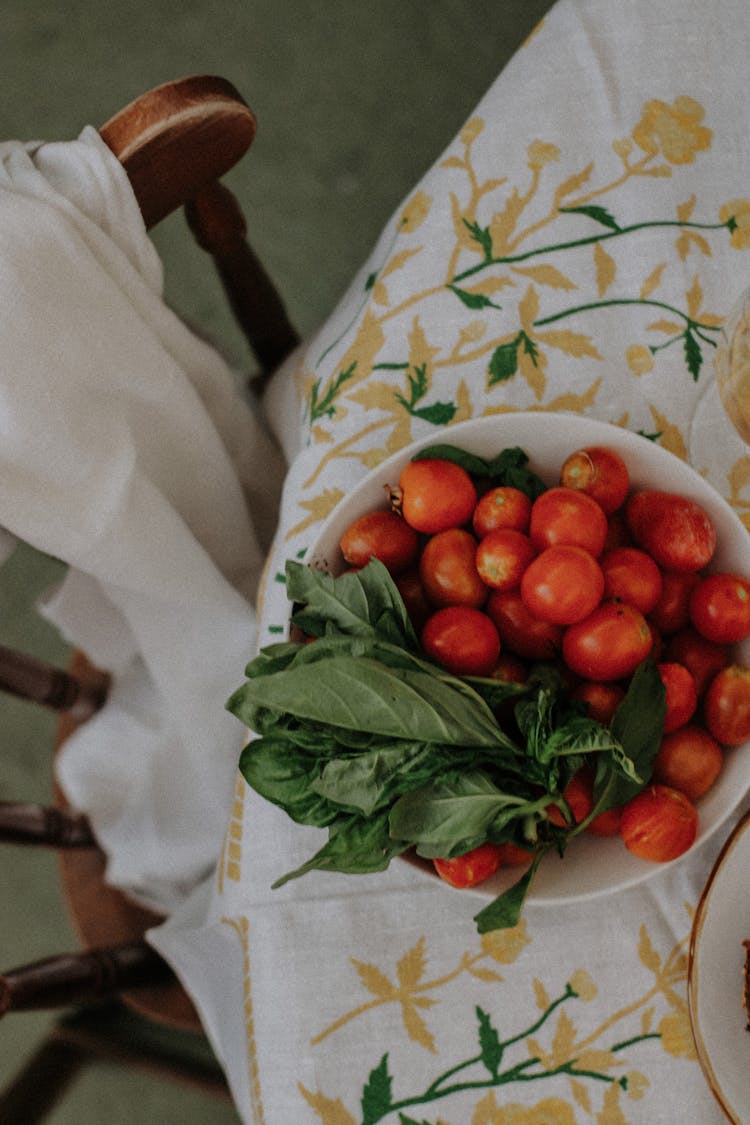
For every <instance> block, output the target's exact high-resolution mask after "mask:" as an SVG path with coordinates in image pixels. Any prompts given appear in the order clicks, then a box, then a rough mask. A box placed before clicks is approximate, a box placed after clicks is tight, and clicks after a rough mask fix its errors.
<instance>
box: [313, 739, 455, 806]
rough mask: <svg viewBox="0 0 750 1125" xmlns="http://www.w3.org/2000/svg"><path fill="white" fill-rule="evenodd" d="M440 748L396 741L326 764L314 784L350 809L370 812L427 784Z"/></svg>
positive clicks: (333, 800)
mask: <svg viewBox="0 0 750 1125" xmlns="http://www.w3.org/2000/svg"><path fill="white" fill-rule="evenodd" d="M435 751H436V748H435V747H432V746H429V745H426V744H425V743H420V742H393V743H391V744H390V745H387V746H376V747H374V748H373V749H372V750H369V751H367V752H366V753H364V754H357V755H356V756H354V757H350V758H334V759H332V760H331V761H329V762H326V764H325V765H324V766H323V769H322V771H321V773H320V776H319V777H318V778H316V779H315V780H314V781H313V782H312V786H311V788H312V789H313V790H314V791H315V792H316V793H319V794H320V795H321V796H322V797H325V799H326V800H327V801H332V802H334V803H335V804H337V805H341V806H343V807H344V808H348V809H357V810H359V811H360V812H362V813H364V815H365V816H370V815H371V813H373V812H375V810H376V809H377V808H379V807H380V806H382V805H384V804H386V803H390V801H391V800H392V799H393V798H394V796H396V795H397V794H398V793H403V792H406V791H408V790H409V789H411V788H415V787H417V786H419V785H422V784H424V781H425V779H426V778H430V777H431V776H432V775H433V773H434V770H435V762H436V758H437V760H439V755H437V754H436V753H435Z"/></svg>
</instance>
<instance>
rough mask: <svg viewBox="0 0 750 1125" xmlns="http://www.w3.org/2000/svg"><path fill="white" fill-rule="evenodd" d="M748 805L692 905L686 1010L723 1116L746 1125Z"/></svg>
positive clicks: (749, 1093) (749, 1103)
mask: <svg viewBox="0 0 750 1125" xmlns="http://www.w3.org/2000/svg"><path fill="white" fill-rule="evenodd" d="M749 873H750V810H749V811H748V812H746V813H745V814H744V816H743V817H742V818H741V820H740V821H739V822H738V824H737V825H736V827H735V828H734V829H733V830H732V832H731V833H730V835H729V837H728V838H727V840H726V842H725V844H724V846H723V847H722V849H721V851H720V853H719V856H718V858H717V860H716V862H715V864H714V866H713V868H712V870H711V874H710V875H709V877H708V880H707V882H706V885H705V887H704V889H703V892H702V894H701V897H700V900H699V902H698V908H697V910H696V913H695V918H694V920H693V929H692V934H691V938H690V953H689V962H688V1008H689V1011H690V1022H691V1024H692V1029H693V1037H694V1039H695V1045H696V1049H697V1052H698V1058H699V1061H700V1064H701V1067H702V1068H703V1073H704V1074H705V1076H706V1080H707V1082H708V1084H709V1086H710V1088H711V1090H712V1092H713V1094H714V1096H715V1097H716V1099H717V1101H718V1102H719V1105H720V1106H721V1108H722V1109H723V1111H724V1113H725V1114H726V1116H727V1118H728V1120H729V1121H732V1122H734V1123H735V1125H747V1123H748V1122H750V1030H748V1027H747V1022H748V1017H747V1013H746V1011H745V1008H744V1005H743V1002H742V990H743V978H744V966H745V948H744V946H743V942H744V941H745V940H746V939H748V938H750V895H749V894H748V890H750V874H749Z"/></svg>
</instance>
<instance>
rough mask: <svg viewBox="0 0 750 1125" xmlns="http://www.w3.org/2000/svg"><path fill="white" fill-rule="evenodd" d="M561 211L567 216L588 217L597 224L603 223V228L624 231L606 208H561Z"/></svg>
mask: <svg viewBox="0 0 750 1125" xmlns="http://www.w3.org/2000/svg"><path fill="white" fill-rule="evenodd" d="M560 210H561V211H564V212H565V214H567V215H588V217H589V218H590V219H594V220H596V222H597V223H601V224H602V226H603V227H609V229H610V230H621V229H622V228H621V227H620V224H619V223H618V222H617V220H616V219H615V218H614V217H613V216H612V215H610V213H609V211H608V210H607V209H606V207H596V206H587V207H561V208H560Z"/></svg>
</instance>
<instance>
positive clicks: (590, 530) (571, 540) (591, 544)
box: [529, 487, 607, 556]
mask: <svg viewBox="0 0 750 1125" xmlns="http://www.w3.org/2000/svg"><path fill="white" fill-rule="evenodd" d="M529 537H530V539H531V542H532V543H533V544H534V546H535V547H536V548H537V550H539V551H543V550H544V548H545V547H558V546H562V545H563V544H565V545H569V546H574V547H583V549H584V550H585V551H588V552H589V553H590V554H592V555H594V556H598V555H600V554H601V553H602V551H603V550H604V543H605V540H606V538H607V517H606V516H605V514H604V511H603V510H602V508H600V507H599V505H598V504H597V502H596V501H595V500H592V499H591V497H590V496H587V495H586V493H585V492H576V491H575V489H573V488H562V487H560V488H548V489H547V491H546V492H543V493H542V494H541V496H538V497H537V499H536V500H535V501H534V503H533V504H532V506H531V519H530V521H529Z"/></svg>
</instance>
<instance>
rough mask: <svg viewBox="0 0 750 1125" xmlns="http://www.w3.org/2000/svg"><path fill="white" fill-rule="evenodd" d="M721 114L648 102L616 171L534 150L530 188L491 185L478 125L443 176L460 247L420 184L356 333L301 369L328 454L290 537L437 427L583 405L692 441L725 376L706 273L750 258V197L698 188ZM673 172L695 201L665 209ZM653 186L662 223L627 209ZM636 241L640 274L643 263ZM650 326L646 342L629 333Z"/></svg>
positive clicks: (537, 146) (693, 105)
mask: <svg viewBox="0 0 750 1125" xmlns="http://www.w3.org/2000/svg"><path fill="white" fill-rule="evenodd" d="M705 118H706V115H705V112H704V109H703V107H702V106H701V105H700V104H699V103H698V102H697V101H695V100H694V99H692V98H690V97H687V96H685V95H679V96H677V97H675V98H674V100H673V101H672V103H671V104H670V103H668V102H665V101H663V100H660V99H649V100H647V101H646V102H645V103H644V104H643V108H642V112H641V116H640V119H639V120H638V121H637V122H636V123H635V124H634V126H633V128H632V130H631V133H630V135H629V136H626V137H619V138H617V137H616V138H613V139H612V142H611V154H612V159H613V161H614V167H613V168H612V169H609V170H607V171H604V170H603V172H602V173H601V174H600V173H599V172H598V168H597V166H596V165H595V162H594V161H593V160H590V159H584V160H582V161H581V162H580V164H579V166H578V167H575V168H574V170H573V171H572V172H571V171H566V172H565V173H564V174H562V175H560V174H559V173H557V172H556V169H557V168H558V167H559V165H560V164H561V163H562V162H564V160H565V157H566V154H565V153H563V151H562V149H561V147H560V146H558V145H557V144H555V143H553V142H552V141H549V140H544V139H535V140H533V141H532V142H531V143H530V144H529V145H528V147H527V151H526V173H527V175H526V178H525V182H515V183H513V182H511V181H510V180H509V178H508V176H506V175H504V174H503V170H502V169H501V168H498V169H492V170H491V172H492V173H493V174H487V175H483V174H482V172H481V171H480V166H481V157H480V156H479V155H477V154H476V153H475V149H476V148H477V146H479V147H480V148H481V141H482V139H483V134H484V132H485V128H486V124H485V122H484V121H483V120H482V118H481V117H478V116H477V117H474V118H472V119H471V120H470V121H468V122H467V124H466V125H465V126H464V128H463V129H462V131H461V133H460V135H459V138H458V141H457V151H455V152H452V153H451V154H449V155H448V156H447V157H446V158H445V159H444V160H443V161H442V165H441V172H442V174H443V175H444V176H445V181H446V185H448V184H450V188H449V190H448V192H447V194H448V203H446V207H447V208H448V209H449V215H450V218H449V225H450V231H451V233H452V239H451V240H448V241H446V240H445V238H444V227H443V226H441V228H440V233H441V235H442V237H441V239H440V240H439V241H437V240H436V241H435V243H434V244H433V241H432V229H433V226H434V225H435V224H445V222H446V221H447V218H446V216H447V213H448V212H446V216H443V215H438V214H437V211H438V204H437V201H436V199H435V198H433V197H431V196H430V195H429V194H428V192H427V191H426V190H425V189H423V188H420V189H419V190H418V191H417V192H415V194H414V195H413V197H412V198H411V199H410V200H408V201H407V203H406V205H405V206H404V208H403V209H402V211H401V213H400V215H399V216H398V217H397V218H396V220H395V222H394V229H393V232H392V235H391V239H390V243H389V244H387V245H386V246H385V248H384V250H383V252H382V264H381V265H380V266H379V268H377V269H375V270H373V271H372V272H371V273H370V274H369V275H368V276H367V277H366V279H365V282H364V287H363V291H362V295H361V300H360V302H359V305H358V306H356V307H355V308H354V310H353V313H352V315H351V316H350V319H349V321H348V323H346V324H344V325H343V326H341V327H339V328H338V331H337V334H336V335H335V337H334V338H333V339H331V340H329V341H327V342H326V343H325V345H324V346H323V347H322V348H321V350H320V352H319V354H318V355H315V354H313V353H308V358H307V360H306V361H304V365H303V367H302V369H301V370H300V371H299V373H298V385H299V387H300V391H301V395H302V411H303V414H304V420H305V424H306V427H307V431H308V434H309V442H310V444H311V445H312V446H313V447H314V448H315V449H316V451H317V453H318V454H319V456H318V457H317V458H316V460H315V462H314V463H312V462H311V464H313V467H312V469H311V471H310V472H309V473H308V475H307V477H306V478H305V480H304V482H303V484H302V488H301V489H300V490H299V497H298V505H299V518H298V519H297V521H296V522H294V523H293V524H292V526H291V527H289V528H288V529H287V532H286V534H287V540H288V541H292V540H294V539H297V538H298V537H299V536H301V535H303V534H305V533H307V532H309V531H310V530H311V529H314V528H315V526H316V525H317V524H319V523H320V521H321V520H323V519H324V518H325V517H326V516H327V515H328V514H329V513H330V511H332V509H333V508H334V507H335V506H336V505H337V504H338V503H339V501H340V500H341V498H342V495H343V492H342V489H341V487H340V486H339V485H338V484H337V483H333V478H335V477H336V476H337V474H339V473H340V472H341V468H342V465H345V464H347V463H349V464H353V465H355V466H357V468H358V471H359V472H362V471H367V470H368V469H371V468H372V467H373V466H375V465H377V464H378V463H379V462H380V461H381V460H383V459H384V458H385V457H387V456H389V455H390V454H392V453H394V452H395V451H397V450H398V449H400V448H401V447H403V446H404V445H405V444H407V443H408V442H410V441H412V440H413V439H414V438H415V437H417V436H421V435H423V434H424V433H425V432H429V430H430V429H434V430H435V432H436V433H437V432H438V431H440V430H442V429H443V428H444V427H445V426H450V425H452V424H454V423H456V422H459V421H464V420H466V419H467V418H471V417H476V416H479V415H485V414H492V413H493V412H499V411H501V412H504V411H507V410H508V409H527V410H528V409H541V410H561V409H564V410H572V411H578V412H581V413H592V414H595V415H597V416H599V417H602V418H603V419H604V420H607V421H617V422H618V423H619V424H623V425H627V426H629V427H630V428H636V429H640V430H641V431H642V432H644V433H646V434H648V435H649V436H651V437H654V438H655V439H656V440H658V439H659V438H660V436H661V431H658V430H655V429H654V428H653V426H652V425H651V421H652V417H650V416H652V415H653V413H654V412H657V413H659V414H660V415H661V416H662V417H663V418H664V419H665V420H666V422H667V425H672V426H676V427H678V429H680V430H681V431H683V445H684V444H685V442H684V430H685V428H686V426H687V424H688V421H689V417H690V412H689V411H688V410H686V406H687V405H688V404H690V403H692V402H693V399H694V397H695V390H696V387H697V384H698V382H699V380H701V379H703V381H704V382H705V380H706V378H710V368H711V364H712V360H713V353H714V351H715V348H716V344H717V340H718V335H719V332H720V328H721V324H722V322H723V319H724V318H723V314H722V313H720V312H717V311H715V310H712V309H710V308H707V307H705V298H704V287H703V285H702V283H701V262H702V261H704V260H705V261H708V260H710V258H711V255H712V252H713V247H715V246H717V240H724V242H725V243H726V242H728V243H729V244H730V245H731V247H732V248H733V249H737V250H744V249H748V248H750V200H748V199H742V198H737V199H733V200H729V201H722V202H721V203H720V204H719V206H718V207H717V206H716V204H714V203H713V202H706V201H701V200H699V198H698V196H697V194H696V192H695V191H693V190H692V188H691V183H690V177H689V170H690V166H691V165H694V164H695V162H696V161H698V160H699V159H701V158H704V157H705V156H706V154H707V153H708V152H709V151H710V148H711V144H712V137H713V132H712V128H711V126H710V124H709V123H708V122H707V121H706V119H705ZM567 163H568V164H570V160H569V159H568V161H567ZM675 176H679V177H681V178H683V179H685V181H686V182H685V192H684V198H682V199H681V201H680V203H679V204H678V205H677V206H676V207H674V208H673V209H672V208H671V209H670V211H665V212H663V213H659V212H657V211H654V204H653V202H651V200H652V199H653V198H658V195H657V196H655V195H654V192H653V186H652V185H653V184H654V181H655V180H667V179H670V180H671V179H672V178H674V177H675ZM639 182H640V183H642V184H643V185H645V186H646V187H647V188H648V194H646V192H644V200H645V199H648V200H649V203H648V213H642V214H639V215H637V216H634V215H632V214H628V213H627V212H625V213H621V212H620V208H621V207H622V206H624V204H623V203H622V200H623V198H624V196H623V190H624V189H625V188H626V186H627V187H628V188H631V187H632V185H634V184H635V185H637V184H638V183H639ZM670 207H671V205H670ZM631 209H632V205H631ZM643 211H644V212H645V211H646V207H645V205H644V208H643ZM636 242H637V245H638V246H639V248H641V249H639V254H638V262H639V269H640V276H639V277H633V276H632V266H630V264H629V263H630V262H631V258H629V257H628V255H631V256H632V249H633V244H634V243H636ZM435 246H439V247H440V248H441V253H442V255H443V260H442V262H439V261H438V260H437V258H436V255H435V254H434V250H435ZM427 247H429V249H430V250H432V251H433V253H432V255H427V257H429V258H430V262H431V264H430V266H429V268H427V269H425V268H424V267H422V266H421V265H420V263H421V261H422V260H423V259H425V256H426V249H427ZM621 251H622V253H621ZM686 266H689V267H690V268H689V271H688V273H687V275H686V269H685V267H686ZM685 276H687V277H688V278H689V280H688V283H687V284H684V283H682V285H681V288H680V289H678V290H675V288H674V285H675V280H676V279H677V281H678V282H679V279H680V278H683V277H685ZM634 329H635V330H637V333H638V335H637V337H636V338H632V339H623V338H622V333H623V332H628V333H630V332H632V331H633V330H634ZM617 344H620V347H619V350H618V351H616V352H615V353H614V354H613V350H612V349H613V345H617ZM666 352H668V353H669V355H670V356H674V355H675V354H676V353H678V352H679V353H680V366H681V368H682V370H683V372H684V377H685V387H684V390H685V395H684V402H683V403H682V409H681V410H679V411H677V412H676V413H675V412H674V410H673V400H674V391H673V392H672V395H671V396H669V395H667V396H666V398H665V397H664V388H663V387H662V386H660V384H659V375H660V370H661V365H662V356H663V355H664V354H665V353H666ZM605 361H606V362H605ZM707 371H708V375H706V372H707ZM628 373H630V374H631V375H633V376H635V377H636V379H637V380H638V385H637V386H636V384H635V383H633V384H631V383H629V382H628V379H627V376H628ZM647 376H650V380H649V379H647V378H646V377H647ZM652 388H653V389H652ZM619 404H623V406H625V407H627V409H626V410H624V411H623V410H619V409H618V408H617V407H618V405H619ZM634 406H635V407H637V408H638V409H634V408H633V407H634Z"/></svg>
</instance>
